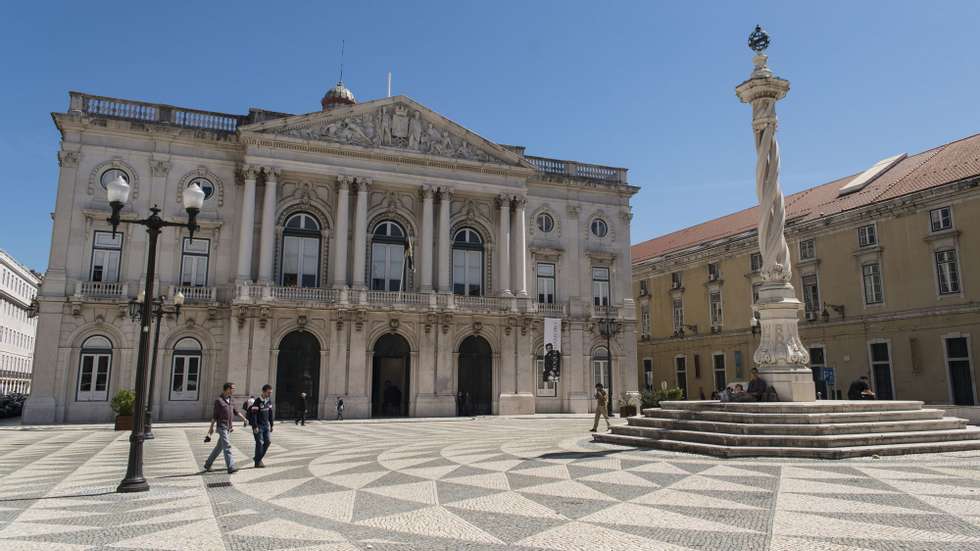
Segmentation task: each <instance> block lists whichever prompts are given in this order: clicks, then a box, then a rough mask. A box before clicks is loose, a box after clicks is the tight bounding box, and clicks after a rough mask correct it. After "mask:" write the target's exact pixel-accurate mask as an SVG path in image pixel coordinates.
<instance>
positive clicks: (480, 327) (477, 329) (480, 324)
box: [473, 321, 483, 334]
mask: <svg viewBox="0 0 980 551" xmlns="http://www.w3.org/2000/svg"><path fill="white" fill-rule="evenodd" d="M480 331H483V322H479V321H474V322H473V333H474V334H479V333H480Z"/></svg>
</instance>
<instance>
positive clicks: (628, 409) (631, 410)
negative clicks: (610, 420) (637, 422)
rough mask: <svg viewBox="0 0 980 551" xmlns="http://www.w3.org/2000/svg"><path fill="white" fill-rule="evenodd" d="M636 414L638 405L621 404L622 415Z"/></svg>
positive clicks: (631, 415)
mask: <svg viewBox="0 0 980 551" xmlns="http://www.w3.org/2000/svg"><path fill="white" fill-rule="evenodd" d="M634 415H636V406H621V407H620V408H619V416H620V417H624V418H625V417H633V416H634Z"/></svg>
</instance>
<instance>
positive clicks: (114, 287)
mask: <svg viewBox="0 0 980 551" xmlns="http://www.w3.org/2000/svg"><path fill="white" fill-rule="evenodd" d="M75 297H77V298H98V299H114V298H128V297H129V284H128V283H121V282H106V281H77V282H75Z"/></svg>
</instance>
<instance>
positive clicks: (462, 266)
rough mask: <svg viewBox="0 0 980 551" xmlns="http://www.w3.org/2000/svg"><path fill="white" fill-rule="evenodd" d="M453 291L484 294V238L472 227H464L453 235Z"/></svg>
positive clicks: (455, 292)
mask: <svg viewBox="0 0 980 551" xmlns="http://www.w3.org/2000/svg"><path fill="white" fill-rule="evenodd" d="M453 293H454V294H457V295H465V296H471V297H478V296H481V295H483V238H482V237H480V234H479V233H477V231H476V230H474V229H472V228H463V229H461V230H459V231H457V232H456V235H455V236H454V237H453Z"/></svg>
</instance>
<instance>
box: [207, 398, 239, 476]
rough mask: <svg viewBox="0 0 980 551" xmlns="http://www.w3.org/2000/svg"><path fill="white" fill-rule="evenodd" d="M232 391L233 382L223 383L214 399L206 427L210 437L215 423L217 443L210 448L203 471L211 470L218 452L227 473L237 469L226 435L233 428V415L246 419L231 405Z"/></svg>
mask: <svg viewBox="0 0 980 551" xmlns="http://www.w3.org/2000/svg"><path fill="white" fill-rule="evenodd" d="M234 393H235V384H234V383H225V384H224V386H223V387H222V388H221V395H220V396H218V397H217V398H215V400H214V413H212V414H211V426H210V427H208V437H209V438H210V436H211V435H212V434H214V428H215V425H217V427H218V443H217V444H215V445H214V449H213V450H211V455H209V456H208V459H207V461H205V462H204V471H205V472H211V465H213V464H214V460H215V459H217V458H218V454H219V453H223V454H224V455H225V467H227V468H228V474H235V472H237V471H238V469H237V468H235V459H234V458H233V457H232V456H231V441H230V440H229V439H228V435H229V434H230V433H231V432H232V431H234V430H235V426H234V425H235V415H238V416H239V417H241V418H242V420H246V419H245V416H244V415H242V412H240V411H238V410H237V409H236V408H235V407H234V406H233V405H231V396H232V394H234Z"/></svg>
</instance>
